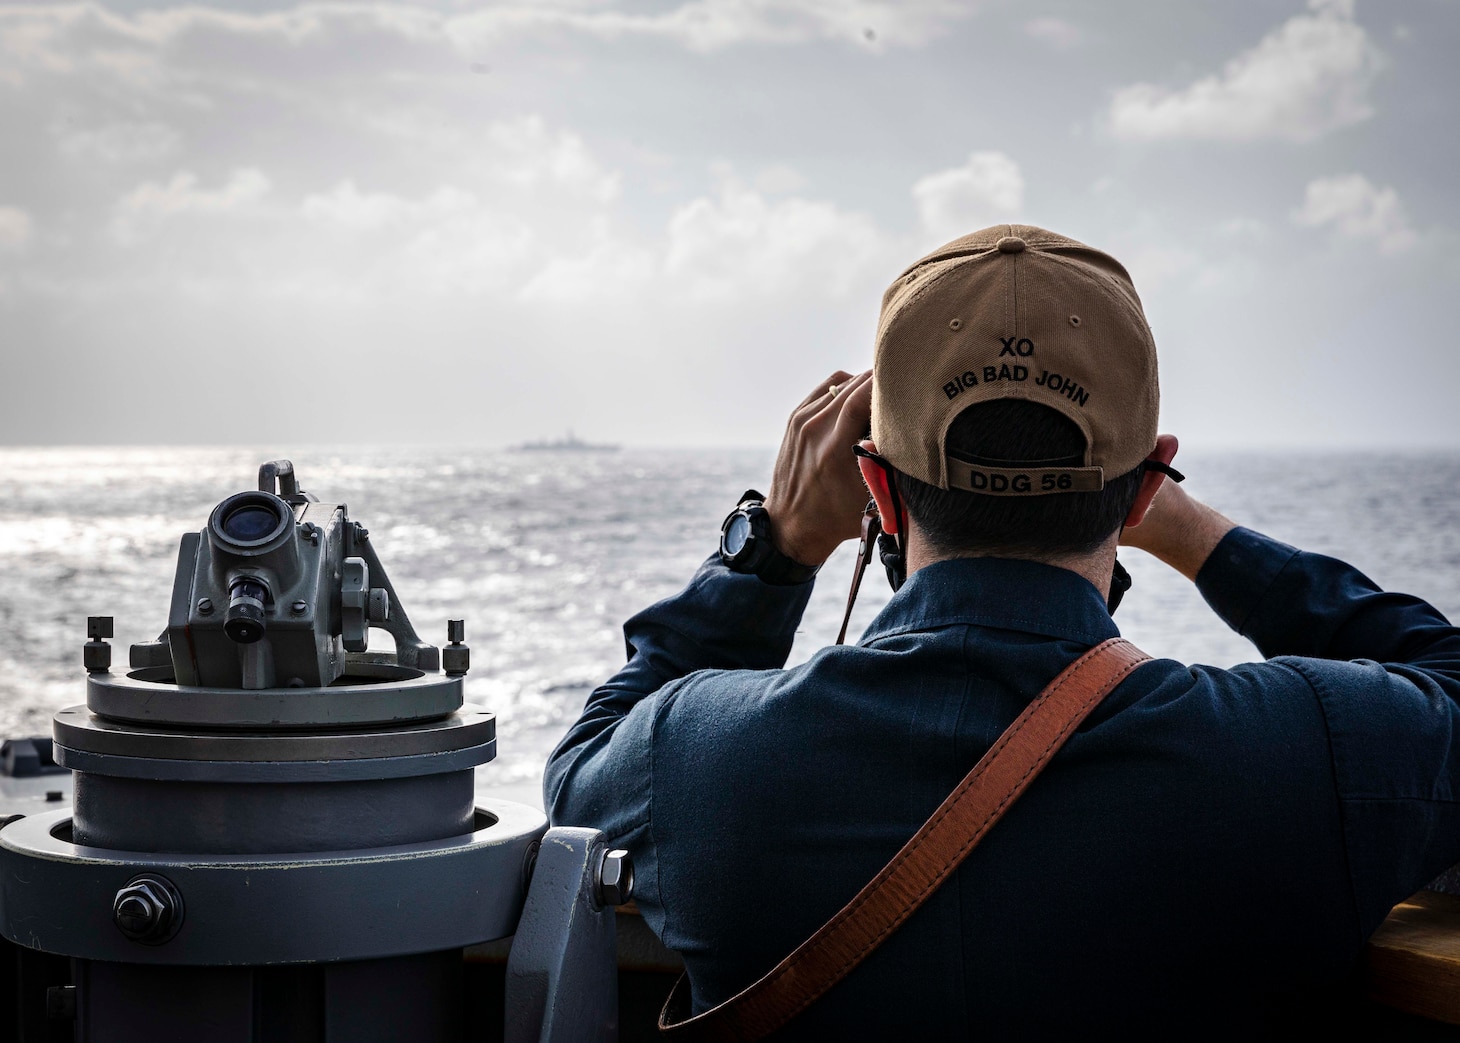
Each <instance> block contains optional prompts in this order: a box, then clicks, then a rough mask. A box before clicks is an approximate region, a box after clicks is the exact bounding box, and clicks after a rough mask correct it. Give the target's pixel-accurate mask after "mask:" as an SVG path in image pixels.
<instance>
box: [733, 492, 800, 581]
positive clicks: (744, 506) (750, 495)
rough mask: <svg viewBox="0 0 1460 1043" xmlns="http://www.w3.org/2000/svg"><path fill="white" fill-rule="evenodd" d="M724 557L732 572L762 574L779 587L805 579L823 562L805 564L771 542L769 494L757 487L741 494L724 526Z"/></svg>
mask: <svg viewBox="0 0 1460 1043" xmlns="http://www.w3.org/2000/svg"><path fill="white" fill-rule="evenodd" d="M720 560H721V561H723V562H724V563H725V565H726V566H727V567H728V568H729V569H730V570H731V571H732V572H744V573H747V574H749V575H752V576H759V577H760V578H761V580H762V581H764V582H766V583H771V584H774V585H775V586H778V587H790V586H794V585H795V584H797V583H805V582H806V581H807V580H808V579H810V578H811V577H812V576H814V575H816V571H817V569H819V568H821V566H820V565H802V564H801V563H800V562H799V561H794V560H792V559H791V558H788V557H786V555H784V554H782V553H781V552H780V551H778V550H777V549H776V545H775V544H774V543H772V542H771V519H770V515H768V514H766V510H765V496H764V495H763V494H762V493H759V492H757V491H756V490H754V489H747V490H745V492H743V493H741V494H740V503H739V505H738V506H736V508H735V509H734V510H733V511H731V512H730V514H729V515H728V516H727V517H726V518H725V523H724V524H723V525H721V526H720Z"/></svg>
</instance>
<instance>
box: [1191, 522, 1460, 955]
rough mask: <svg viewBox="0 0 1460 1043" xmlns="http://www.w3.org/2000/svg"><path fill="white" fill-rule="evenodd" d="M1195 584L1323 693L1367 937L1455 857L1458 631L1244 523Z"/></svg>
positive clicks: (1459, 758) (1349, 571) (1435, 614)
mask: <svg viewBox="0 0 1460 1043" xmlns="http://www.w3.org/2000/svg"><path fill="white" fill-rule="evenodd" d="M1197 586H1198V588H1199V589H1200V590H1201V593H1202V594H1203V596H1205V597H1206V599H1207V601H1208V603H1209V604H1211V606H1212V607H1213V608H1214V609H1215V610H1216V612H1217V614H1218V615H1220V616H1221V617H1222V618H1223V619H1224V620H1225V621H1226V622H1227V623H1228V625H1230V626H1231V627H1232V628H1233V629H1234V630H1236V631H1238V632H1239V633H1241V634H1243V635H1244V636H1246V637H1248V638H1250V639H1251V640H1252V642H1253V643H1254V644H1256V645H1257V647H1258V649H1259V650H1260V651H1261V652H1262V654H1263V655H1264V656H1265V657H1267V658H1273V657H1284V658H1283V659H1282V666H1284V667H1291V668H1293V669H1295V670H1296V671H1297V672H1298V673H1299V674H1301V675H1302V677H1303V678H1304V679H1305V680H1306V681H1307V682H1308V686H1309V687H1310V688H1311V689H1312V691H1313V694H1314V696H1315V697H1316V698H1317V700H1318V703H1319V706H1320V708H1321V710H1322V713H1323V718H1324V723H1325V725H1326V727H1327V730H1328V744H1329V749H1330V751H1331V753H1332V764H1333V775H1334V785H1335V787H1336V789H1337V793H1338V798H1339V801H1340V806H1341V814H1342V821H1343V831H1344V845H1345V848H1346V855H1347V859H1348V869H1349V876H1350V879H1351V881H1352V883H1353V888H1354V898H1355V904H1356V906H1357V912H1358V918H1359V924H1360V926H1361V929H1362V930H1363V932H1364V934H1365V935H1367V934H1368V933H1369V932H1371V931H1372V930H1373V929H1374V928H1375V927H1377V926H1378V924H1379V923H1380V922H1381V921H1382V920H1383V918H1384V916H1385V915H1386V914H1387V913H1388V911H1389V909H1390V908H1391V907H1392V906H1393V905H1394V903H1396V902H1398V901H1401V900H1402V899H1404V898H1406V897H1407V896H1408V895H1410V894H1411V893H1413V892H1414V891H1416V890H1418V889H1419V888H1420V887H1423V886H1424V885H1425V884H1426V883H1427V882H1429V881H1430V880H1431V879H1432V878H1433V877H1434V876H1436V875H1437V874H1438V873H1439V872H1441V871H1442V870H1444V869H1446V868H1447V867H1449V866H1450V865H1452V864H1454V863H1455V862H1457V861H1460V630H1457V629H1456V628H1455V627H1453V626H1451V625H1450V623H1449V621H1448V620H1446V619H1445V617H1444V615H1442V614H1441V613H1440V612H1439V611H1438V610H1437V609H1435V608H1434V607H1432V606H1431V605H1429V604H1427V603H1426V602H1425V601H1423V600H1421V599H1419V598H1416V597H1411V596H1410V595H1407V594H1397V593H1390V592H1386V591H1383V590H1380V589H1379V588H1378V586H1376V585H1375V584H1374V583H1373V581H1371V580H1370V579H1369V578H1368V577H1367V576H1365V575H1364V574H1363V573H1361V572H1359V571H1358V570H1357V569H1355V568H1353V567H1352V566H1350V565H1347V564H1345V563H1344V562H1341V561H1338V560H1336V559H1334V558H1329V557H1325V556H1323V555H1320V554H1308V553H1304V552H1302V551H1298V550H1295V549H1294V548H1292V547H1289V546H1287V545H1285V544H1282V543H1279V542H1277V541H1276V540H1271V539H1268V538H1267V537H1265V536H1261V535H1259V534H1257V533H1255V532H1252V531H1251V530H1248V529H1241V528H1239V529H1236V530H1234V531H1233V532H1231V533H1229V534H1228V535H1227V536H1226V537H1225V538H1224V539H1223V540H1222V542H1221V543H1220V544H1218V546H1217V548H1216V550H1215V551H1213V553H1212V556H1211V558H1210V559H1208V561H1207V563H1206V564H1205V565H1204V566H1203V568H1202V570H1201V572H1200V573H1199V574H1198V576H1197ZM1288 657H1291V658H1288Z"/></svg>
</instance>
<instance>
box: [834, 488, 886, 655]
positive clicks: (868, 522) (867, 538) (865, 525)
mask: <svg viewBox="0 0 1460 1043" xmlns="http://www.w3.org/2000/svg"><path fill="white" fill-rule="evenodd" d="M881 535H882V518H881V516H880V515H878V513H877V505H876V504H875V503H869V504H867V509H866V510H865V511H863V512H862V539H861V542H859V543H858V544H857V565H856V569H855V571H854V572H853V573H852V589H851V590H849V591H847V610H846V611H845V612H843V613H842V628H841V629H840V630H838V631H837V635H836V643H837V644H839V645H843V644H846V640H847V624H848V623H850V622H851V621H852V606H853V605H855V604H856V603H857V591H859V590H861V589H862V577H863V576H864V575H866V574H867V566H868V565H869V564H870V563H871V561H872V549H873V548H874V547H876V546H877V537H879V536H881Z"/></svg>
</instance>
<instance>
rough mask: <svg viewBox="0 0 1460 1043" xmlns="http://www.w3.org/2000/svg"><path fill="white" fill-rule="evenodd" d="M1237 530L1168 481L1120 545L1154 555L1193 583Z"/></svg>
mask: <svg viewBox="0 0 1460 1043" xmlns="http://www.w3.org/2000/svg"><path fill="white" fill-rule="evenodd" d="M1236 527H1237V524H1236V522H1234V521H1232V520H1231V519H1230V518H1227V517H1225V516H1224V515H1222V514H1220V513H1218V512H1217V511H1214V510H1212V508H1210V507H1208V506H1207V505H1206V504H1204V503H1202V502H1201V501H1200V500H1198V499H1196V498H1195V497H1193V496H1189V495H1188V494H1187V492H1186V490H1184V489H1182V488H1181V486H1179V485H1177V484H1176V483H1175V482H1172V481H1165V482H1162V483H1161V488H1160V489H1158V490H1157V492H1156V498H1155V499H1154V500H1152V501H1151V506H1150V507H1149V508H1148V509H1147V510H1146V513H1145V516H1144V517H1143V518H1142V519H1141V520H1140V522H1139V523H1137V524H1135V525H1127V526H1126V528H1124V529H1122V530H1121V533H1120V545H1121V546H1122V547H1136V548H1138V549H1140V550H1143V551H1145V552H1146V553H1148V554H1151V555H1154V556H1155V557H1157V558H1159V559H1160V560H1162V561H1164V562H1165V563H1166V564H1167V565H1170V566H1171V567H1172V568H1173V569H1175V570H1176V571H1177V572H1179V573H1181V574H1182V575H1183V576H1185V577H1186V578H1187V579H1191V580H1194V579H1196V574H1197V573H1198V572H1200V571H1201V567H1202V566H1203V565H1204V564H1206V560H1207V558H1209V557H1211V553H1212V551H1214V550H1216V549H1217V544H1218V543H1221V542H1222V537H1224V536H1226V535H1227V533H1229V532H1231V531H1232V530H1233V529H1235V528H1236Z"/></svg>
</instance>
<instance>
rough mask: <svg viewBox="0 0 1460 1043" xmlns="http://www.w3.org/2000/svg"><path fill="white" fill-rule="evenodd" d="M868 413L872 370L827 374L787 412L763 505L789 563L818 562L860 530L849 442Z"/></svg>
mask: <svg viewBox="0 0 1460 1043" xmlns="http://www.w3.org/2000/svg"><path fill="white" fill-rule="evenodd" d="M871 418H872V371H871V370H868V371H867V372H865V373H860V374H858V375H857V376H852V375H851V374H850V373H843V372H841V371H837V372H836V373H833V374H832V375H831V376H829V377H827V378H826V379H825V380H823V381H822V382H821V383H820V384H817V385H816V388H815V389H814V390H813V391H812V392H811V394H810V395H808V396H807V397H806V400H805V401H803V402H802V403H801V404H800V405H799V406H797V407H796V411H795V412H794V413H792V414H791V419H790V421H789V422H788V423H787V424H786V435H785V438H783V439H782V440H781V451H780V453H779V454H778V455H777V456H776V470H775V475H774V476H773V477H772V478H771V488H770V492H769V493H768V494H767V495H766V498H765V509H766V513H767V514H768V515H770V521H771V537H772V539H774V540H775V544H776V548H777V549H778V550H780V552H781V553H782V554H784V555H786V556H787V557H789V558H791V559H792V560H793V561H799V562H800V563H801V564H803V565H820V564H821V563H822V562H824V561H825V560H826V559H827V558H829V557H831V552H832V551H834V550H836V548H837V545H838V544H840V543H842V541H844V540H849V539H855V538H856V537H857V536H858V535H859V534H860V533H861V531H862V528H861V527H862V509H863V508H864V507H865V506H866V505H867V487H866V486H865V485H864V484H862V473H861V471H860V469H859V468H858V467H857V458H856V457H855V456H854V455H853V453H852V446H854V445H856V444H857V442H858V441H859V440H860V439H863V438H865V437H867V425H868V424H869V423H870V422H871Z"/></svg>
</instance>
